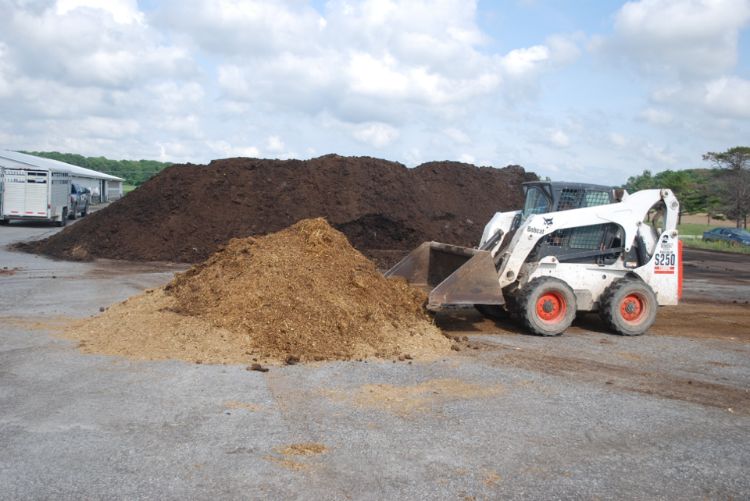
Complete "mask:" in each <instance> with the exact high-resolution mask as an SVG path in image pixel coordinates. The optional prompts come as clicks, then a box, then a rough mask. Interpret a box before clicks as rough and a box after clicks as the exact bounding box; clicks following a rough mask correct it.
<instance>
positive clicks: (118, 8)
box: [55, 0, 144, 24]
mask: <svg viewBox="0 0 750 501" xmlns="http://www.w3.org/2000/svg"><path fill="white" fill-rule="evenodd" d="M80 8H85V9H93V10H101V11H105V12H106V13H108V14H109V15H110V16H112V19H114V21H115V22H118V23H123V24H129V23H142V22H143V18H144V16H143V13H142V12H141V11H139V10H138V2H137V1H136V0H106V1H104V2H102V1H101V0H57V3H56V4H55V12H56V13H57V14H59V15H64V14H67V13H68V12H70V11H72V10H75V9H80Z"/></svg>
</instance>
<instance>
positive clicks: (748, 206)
mask: <svg viewBox="0 0 750 501" xmlns="http://www.w3.org/2000/svg"><path fill="white" fill-rule="evenodd" d="M703 160H705V161H707V162H711V164H713V165H714V166H715V167H716V168H718V169H721V172H722V175H721V179H720V181H721V182H720V184H719V187H720V191H721V194H722V195H723V196H724V202H725V205H726V211H727V215H729V216H730V217H732V218H734V219H735V220H736V221H737V228H740V227H742V226H743V225H744V227H745V228H747V215H748V212H750V147H748V146H735V147H734V148H730V149H728V150H726V151H722V152H713V151H709V152H708V153H706V154H705V155H703Z"/></svg>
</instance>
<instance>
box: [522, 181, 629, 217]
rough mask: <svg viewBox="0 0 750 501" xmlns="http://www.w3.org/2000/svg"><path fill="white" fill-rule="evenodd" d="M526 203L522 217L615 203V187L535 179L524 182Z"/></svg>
mask: <svg viewBox="0 0 750 501" xmlns="http://www.w3.org/2000/svg"><path fill="white" fill-rule="evenodd" d="M523 191H524V195H525V203H524V206H523V213H522V215H521V219H522V220H525V219H526V218H527V217H529V216H530V215H532V214H544V213H547V212H557V211H562V210H570V209H580V208H582V207H593V206H595V205H605V204H612V203H615V202H616V201H617V200H616V197H615V189H614V188H612V187H611V186H603V185H599V184H586V183H563V182H550V181H533V182H529V183H523Z"/></svg>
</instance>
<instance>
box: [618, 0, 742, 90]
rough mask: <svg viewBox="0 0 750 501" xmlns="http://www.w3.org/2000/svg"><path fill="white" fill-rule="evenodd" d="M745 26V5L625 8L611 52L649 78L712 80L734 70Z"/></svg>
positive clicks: (679, 0) (707, 1) (725, 0)
mask: <svg viewBox="0 0 750 501" xmlns="http://www.w3.org/2000/svg"><path fill="white" fill-rule="evenodd" d="M749 21H750V2H748V1H747V0H641V1H637V2H627V3H626V4H625V5H623V7H622V8H621V9H620V10H619V11H618V13H617V16H616V18H615V38H614V40H613V41H612V43H611V47H610V49H613V50H614V51H616V52H620V53H622V54H624V55H626V56H627V57H628V58H630V59H631V60H632V61H634V62H635V63H636V64H637V65H638V66H639V67H640V68H641V69H642V70H643V71H646V72H649V73H670V72H672V73H677V74H679V75H682V76H683V77H685V76H705V75H711V74H715V73H716V72H721V71H725V70H727V69H728V68H731V67H732V66H734V64H735V63H736V61H737V40H738V36H739V30H740V29H741V28H742V27H744V26H746V25H747V24H748V22H749Z"/></svg>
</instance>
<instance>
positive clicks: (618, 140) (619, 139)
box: [609, 132, 628, 148]
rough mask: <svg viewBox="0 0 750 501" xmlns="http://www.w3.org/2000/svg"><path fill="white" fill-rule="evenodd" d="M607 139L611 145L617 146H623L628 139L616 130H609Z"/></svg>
mask: <svg viewBox="0 0 750 501" xmlns="http://www.w3.org/2000/svg"><path fill="white" fill-rule="evenodd" d="M609 140H610V142H611V143H612V144H613V145H615V146H617V147H618V148H624V147H625V146H627V145H628V139H627V138H626V137H625V136H623V135H622V134H619V133H617V132H611V133H610V134H609Z"/></svg>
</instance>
